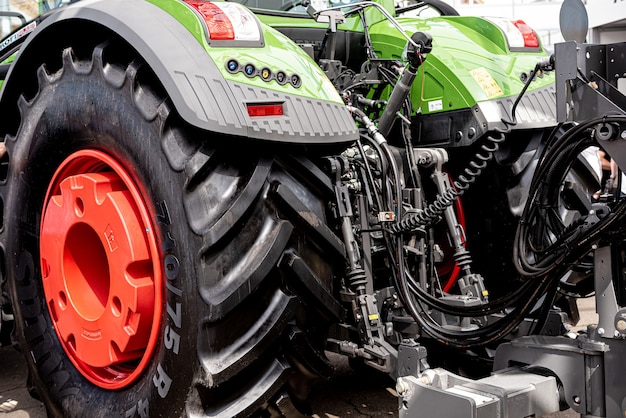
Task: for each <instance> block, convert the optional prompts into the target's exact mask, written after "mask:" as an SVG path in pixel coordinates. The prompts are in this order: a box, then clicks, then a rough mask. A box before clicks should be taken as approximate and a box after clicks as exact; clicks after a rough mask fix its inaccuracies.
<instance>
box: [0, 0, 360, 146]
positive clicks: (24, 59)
mask: <svg viewBox="0 0 626 418" xmlns="http://www.w3.org/2000/svg"><path fill="white" fill-rule="evenodd" d="M78 22H80V25H78V26H77V23H78ZM86 22H88V23H89V24H93V25H94V27H98V26H100V27H104V28H105V29H106V30H108V31H110V32H113V33H115V34H116V35H118V36H120V37H121V38H123V39H124V40H125V41H126V42H127V43H128V44H129V45H131V46H132V47H133V48H134V49H135V50H136V51H137V52H138V54H139V55H140V56H141V57H142V58H143V59H144V60H145V61H146V63H147V64H148V65H149V66H150V68H151V69H152V70H153V71H154V73H155V74H156V76H157V77H158V79H159V80H160V82H161V83H162V84H163V86H164V88H165V90H166V91H167V93H168V95H169V97H170V98H171V100H172V103H173V104H174V106H175V107H176V110H177V112H178V113H179V114H180V116H181V117H182V118H183V119H184V120H185V121H186V122H187V123H189V124H191V125H193V126H196V127H198V128H201V129H204V130H207V131H212V132H217V133H223V134H227V135H236V136H243V137H250V138H255V139H263V140H272V141H279V142H291V143H333V142H345V141H353V140H355V139H357V138H358V129H357V128H356V125H355V123H354V121H353V119H352V117H351V116H350V114H349V112H348V111H347V109H346V107H345V106H344V104H343V103H342V102H341V101H340V100H337V101H328V100H318V99H316V98H312V97H303V96H298V95H293V94H286V93H284V92H280V91H276V90H271V89H264V88H261V87H258V86H254V85H250V84H243V83H238V82H234V81H232V80H226V79H225V78H224V77H223V76H222V74H221V72H220V70H219V68H218V67H217V65H216V63H215V62H214V61H213V59H212V58H211V56H210V55H209V54H208V53H207V51H206V50H205V49H204V47H203V46H202V45H201V44H200V43H199V42H198V40H197V39H196V38H195V37H194V36H193V34H192V33H191V32H190V31H189V30H188V29H187V28H186V27H185V26H183V25H182V24H181V23H180V22H178V21H177V20H176V19H175V18H174V17H173V16H171V15H170V14H168V13H167V12H166V11H164V10H162V9H161V8H159V7H157V6H155V5H153V4H151V3H149V2H147V1H143V0H93V1H91V0H85V1H81V2H78V3H76V4H74V5H70V6H68V7H64V8H63V9H62V10H59V11H58V12H57V13H54V14H52V15H51V16H50V17H48V18H47V19H46V20H44V21H43V22H42V23H41V25H40V26H39V27H38V28H37V29H36V30H35V31H34V33H33V34H32V35H31V36H30V37H29V39H28V40H27V41H26V42H25V44H24V46H23V47H22V49H21V50H20V52H19V54H18V56H17V58H16V60H15V63H14V65H13V66H12V68H11V69H10V70H9V73H8V75H7V80H6V84H7V85H8V86H7V85H5V89H4V91H3V95H2V96H1V97H0V111H3V110H4V109H5V108H6V106H14V105H15V103H16V100H17V97H16V96H17V95H18V94H21V91H22V88H20V87H19V84H20V82H23V81H22V80H20V75H21V74H25V73H26V71H31V74H32V71H33V70H35V69H36V68H31V67H33V66H38V65H40V64H41V62H40V61H38V59H37V55H38V54H40V53H41V51H42V50H43V49H42V48H45V49H47V50H50V49H54V48H55V46H57V47H58V48H65V47H67V46H69V45H72V39H73V38H76V37H81V36H86V37H88V36H89V34H88V33H77V32H78V30H76V29H74V28H76V27H79V28H81V30H83V31H84V28H85V23H86ZM87 27H89V26H87ZM60 28H62V29H60ZM264 30H266V31H267V30H273V29H271V28H268V27H264ZM51 35H53V36H51ZM306 76H307V75H306V74H303V75H302V81H303V83H305V82H306V78H305V77H306ZM13 79H17V80H15V81H14V80H13ZM12 84H13V85H12ZM16 85H17V86H16ZM337 98H339V96H337ZM259 103H261V104H263V103H282V104H283V107H284V112H283V115H280V116H264V117H256V118H255V117H251V116H249V115H248V110H247V105H248V104H259ZM0 134H2V132H0Z"/></svg>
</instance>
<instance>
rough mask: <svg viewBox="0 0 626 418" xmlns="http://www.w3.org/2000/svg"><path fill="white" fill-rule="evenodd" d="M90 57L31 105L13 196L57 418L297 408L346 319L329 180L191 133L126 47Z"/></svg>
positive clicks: (40, 369)
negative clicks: (338, 287) (328, 221)
mask: <svg viewBox="0 0 626 418" xmlns="http://www.w3.org/2000/svg"><path fill="white" fill-rule="evenodd" d="M60 54H61V53H60ZM76 54H78V51H77V50H76V51H74V50H73V49H72V48H68V49H65V50H64V51H63V52H62V54H61V55H62V57H61V60H59V61H58V62H59V64H57V67H58V68H55V69H50V68H49V67H50V66H49V65H47V64H44V65H42V66H41V67H40V68H39V71H38V80H39V89H38V92H37V93H36V95H34V97H22V98H21V99H20V101H19V103H18V106H19V110H20V114H21V124H20V127H19V130H18V131H17V133H16V135H15V136H11V137H8V138H7V139H6V145H7V148H8V156H9V161H10V163H9V169H8V174H7V181H6V182H5V183H4V184H3V185H2V186H0V193H1V195H2V196H1V197H2V201H3V202H4V219H5V223H4V226H5V228H4V229H3V230H2V231H1V232H0V242H1V246H2V251H3V257H2V259H3V260H5V263H6V271H7V276H8V278H9V286H10V289H11V291H12V295H13V304H14V308H15V315H16V324H17V326H18V333H17V334H18V338H19V340H20V343H21V345H22V347H23V348H24V352H25V357H26V359H27V362H28V366H29V369H30V373H31V376H32V380H33V383H34V384H35V386H36V389H37V391H38V394H39V396H40V397H41V399H42V400H43V401H44V402H45V404H46V406H47V408H48V412H49V414H50V415H51V416H76V417H86V416H90V417H147V416H151V417H157V416H158V417H175V416H220V417H229V418H230V417H235V416H250V415H254V414H259V413H261V414H263V415H265V416H280V415H287V414H288V413H289V412H293V411H294V409H293V407H294V404H296V405H299V404H298V401H300V400H301V399H303V398H304V397H305V396H306V393H307V390H308V388H309V386H310V384H311V382H312V381H313V380H315V379H316V378H319V377H320V376H322V377H325V376H326V374H327V373H329V372H330V368H329V366H328V364H327V361H326V358H325V356H324V354H323V347H324V342H325V332H326V329H327V327H328V324H329V323H330V322H332V321H335V320H336V317H337V316H340V315H342V310H341V308H340V307H339V305H338V304H337V303H336V302H335V299H334V298H333V297H332V285H331V284H332V271H333V269H334V266H333V262H334V260H335V261H337V262H340V260H341V252H342V245H341V243H340V242H338V241H337V240H336V237H335V236H334V235H333V234H332V233H331V232H330V230H329V229H328V228H327V227H325V210H326V209H325V203H324V202H325V201H326V197H325V196H326V194H327V193H330V188H329V187H328V180H327V179H326V177H325V176H324V175H323V174H322V173H321V171H319V170H318V169H317V168H316V166H315V165H313V164H312V163H310V162H309V161H308V160H306V159H305V158H304V157H302V155H303V152H302V150H299V149H297V148H295V149H291V150H290V153H291V155H290V156H285V155H282V154H280V153H279V152H278V151H276V149H274V147H272V146H271V145H267V144H264V146H263V147H261V146H259V145H258V144H254V143H253V141H245V140H243V139H241V140H238V139H233V138H224V137H222V136H220V135H218V134H215V133H211V132H205V131H199V130H195V129H191V128H190V127H188V126H185V125H184V124H183V123H182V122H181V121H180V119H179V118H178V117H177V115H176V112H175V111H174V110H173V109H172V106H171V104H170V102H169V100H168V99H167V97H166V95H165V94H164V91H163V89H162V88H161V87H160V85H159V83H158V80H157V79H156V77H155V76H154V73H153V72H152V71H151V70H150V69H149V68H147V66H146V65H145V63H142V62H141V60H138V59H137V58H136V57H134V56H133V53H132V51H131V50H130V49H129V48H127V47H125V46H124V44H123V42H122V41H111V42H108V43H105V44H102V45H99V46H96V47H94V48H93V49H92V52H89V53H88V54H87V56H81V57H77V55H76ZM129 57H130V58H129ZM53 65H54V64H53ZM284 148H285V147H284V146H283V149H284ZM287 393H288V394H289V395H291V398H288V397H286V396H285V394H287ZM289 399H292V400H295V401H289ZM259 411H262V412H259Z"/></svg>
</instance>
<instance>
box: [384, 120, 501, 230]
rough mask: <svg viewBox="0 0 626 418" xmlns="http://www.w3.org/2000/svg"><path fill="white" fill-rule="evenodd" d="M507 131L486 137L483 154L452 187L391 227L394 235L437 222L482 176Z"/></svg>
mask: <svg viewBox="0 0 626 418" xmlns="http://www.w3.org/2000/svg"><path fill="white" fill-rule="evenodd" d="M505 132H507V131H500V130H498V131H496V134H497V135H495V136H494V135H487V136H486V143H484V144H483V145H481V147H480V148H481V150H482V151H483V152H477V153H476V154H475V155H474V158H473V159H472V160H471V161H470V162H469V164H468V166H467V167H466V168H465V169H464V170H463V172H462V174H460V175H459V178H458V180H455V181H454V182H453V185H454V187H449V188H448V189H447V190H446V191H444V192H443V193H442V194H439V195H437V198H436V199H435V201H434V202H432V203H431V204H429V205H428V206H427V207H426V208H424V209H423V210H422V211H419V212H412V213H410V214H408V215H407V216H406V217H405V218H404V219H402V220H401V221H400V222H398V223H397V224H394V225H392V226H391V228H390V229H391V231H392V232H394V233H401V232H411V231H415V230H417V229H419V228H421V227H423V226H425V225H429V224H432V223H433V222H435V221H437V220H438V219H439V217H440V216H441V214H442V213H443V212H444V211H445V210H446V208H447V207H449V206H451V205H452V204H453V203H454V202H455V201H456V200H457V199H458V198H459V197H460V196H462V195H463V193H465V191H466V190H467V189H469V187H470V186H471V185H472V184H473V183H474V182H475V181H476V179H477V178H478V177H479V176H480V175H481V174H482V171H483V170H484V169H485V167H487V163H488V162H489V161H491V160H492V159H493V155H494V154H495V153H496V151H498V149H499V147H500V145H499V144H500V143H501V142H502V141H504V140H505V138H506V136H505V135H504V134H505Z"/></svg>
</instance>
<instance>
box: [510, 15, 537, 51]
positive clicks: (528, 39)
mask: <svg viewBox="0 0 626 418" xmlns="http://www.w3.org/2000/svg"><path fill="white" fill-rule="evenodd" d="M513 24H514V25H515V27H516V28H517V29H518V30H519V31H520V33H521V34H522V37H523V38H524V46H525V47H526V48H539V38H537V34H536V33H535V31H534V30H533V29H532V28H531V27H530V26H528V25H527V24H526V22H524V21H523V20H516V21H515V22H513Z"/></svg>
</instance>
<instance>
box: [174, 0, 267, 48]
mask: <svg viewBox="0 0 626 418" xmlns="http://www.w3.org/2000/svg"><path fill="white" fill-rule="evenodd" d="M185 3H187V4H188V5H189V6H190V7H191V8H192V9H194V10H195V11H196V12H198V14H199V15H200V16H201V17H202V19H203V20H204V22H205V23H206V27H207V31H208V36H209V40H211V41H260V40H261V28H260V26H259V23H258V21H257V19H256V17H254V15H253V14H252V12H251V11H249V10H248V9H246V8H245V7H243V6H241V5H240V4H239V3H226V2H215V3H214V2H211V1H202V0H185Z"/></svg>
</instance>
